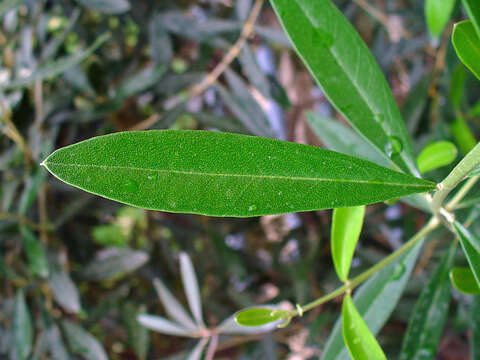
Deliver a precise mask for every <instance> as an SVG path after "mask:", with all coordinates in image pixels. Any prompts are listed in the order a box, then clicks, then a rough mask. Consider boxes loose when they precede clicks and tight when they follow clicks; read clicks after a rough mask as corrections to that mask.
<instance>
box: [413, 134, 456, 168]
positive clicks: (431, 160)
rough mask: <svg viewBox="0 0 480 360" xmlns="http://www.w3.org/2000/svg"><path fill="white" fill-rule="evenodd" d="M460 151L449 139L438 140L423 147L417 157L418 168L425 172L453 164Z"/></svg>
mask: <svg viewBox="0 0 480 360" xmlns="http://www.w3.org/2000/svg"><path fill="white" fill-rule="evenodd" d="M457 154H458V151H457V148H456V146H455V145H454V144H452V143H451V142H449V141H437V142H434V143H431V144H428V145H427V146H425V147H424V148H423V150H422V151H421V152H420V154H419V155H418V157H417V165H418V170H419V171H420V172H421V173H425V172H428V171H431V170H435V169H438V168H440V167H442V166H446V165H449V164H451V163H452V162H453V161H454V160H455V158H456V157H457Z"/></svg>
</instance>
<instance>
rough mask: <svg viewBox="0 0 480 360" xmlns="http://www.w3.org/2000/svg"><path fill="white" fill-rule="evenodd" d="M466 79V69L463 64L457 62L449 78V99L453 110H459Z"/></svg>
mask: <svg viewBox="0 0 480 360" xmlns="http://www.w3.org/2000/svg"><path fill="white" fill-rule="evenodd" d="M466 79H467V71H466V69H465V66H463V64H458V65H457V66H455V69H454V70H453V72H452V78H451V80H450V101H451V103H452V106H453V108H454V109H455V110H460V107H461V105H462V99H463V92H464V88H465V81H466Z"/></svg>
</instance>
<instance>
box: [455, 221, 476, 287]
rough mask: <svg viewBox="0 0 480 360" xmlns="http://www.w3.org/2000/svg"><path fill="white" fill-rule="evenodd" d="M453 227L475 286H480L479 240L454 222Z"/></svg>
mask: <svg viewBox="0 0 480 360" xmlns="http://www.w3.org/2000/svg"><path fill="white" fill-rule="evenodd" d="M453 226H454V227H455V231H456V232H457V234H458V237H459V238H460V244H461V245H462V249H463V252H464V253H465V256H466V257H467V261H468V264H469V265H470V269H472V272H473V275H474V277H475V279H476V280H477V284H478V286H480V252H479V249H478V247H480V239H479V238H478V237H477V236H475V235H474V234H472V233H471V232H470V231H468V230H467V229H466V228H465V227H464V226H463V225H462V224H460V223H458V222H455V223H454V224H453Z"/></svg>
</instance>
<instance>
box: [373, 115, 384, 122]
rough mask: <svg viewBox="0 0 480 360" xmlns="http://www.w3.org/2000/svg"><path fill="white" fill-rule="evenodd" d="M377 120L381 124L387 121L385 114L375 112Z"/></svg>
mask: <svg viewBox="0 0 480 360" xmlns="http://www.w3.org/2000/svg"><path fill="white" fill-rule="evenodd" d="M375 121H376V122H378V123H379V124H382V123H383V122H384V121H385V115H383V114H375Z"/></svg>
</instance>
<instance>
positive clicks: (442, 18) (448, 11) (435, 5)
mask: <svg viewBox="0 0 480 360" xmlns="http://www.w3.org/2000/svg"><path fill="white" fill-rule="evenodd" d="M455 3H456V0H427V1H426V2H425V17H426V18H427V26H428V30H429V31H430V33H431V34H432V35H433V36H435V37H439V36H440V35H441V34H442V32H443V29H444V28H445V26H446V25H447V23H448V21H449V20H450V17H451V16H452V11H453V7H454V6H455Z"/></svg>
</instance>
